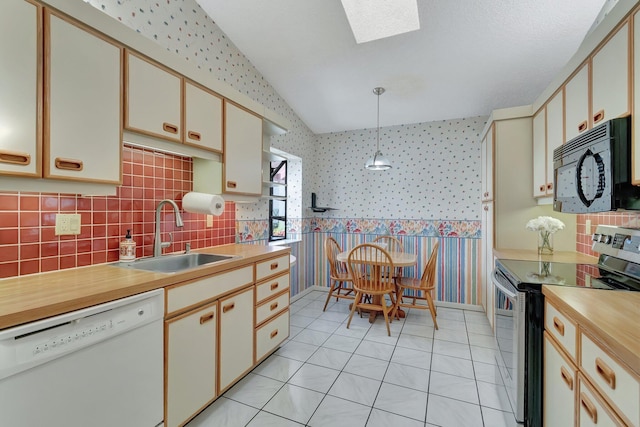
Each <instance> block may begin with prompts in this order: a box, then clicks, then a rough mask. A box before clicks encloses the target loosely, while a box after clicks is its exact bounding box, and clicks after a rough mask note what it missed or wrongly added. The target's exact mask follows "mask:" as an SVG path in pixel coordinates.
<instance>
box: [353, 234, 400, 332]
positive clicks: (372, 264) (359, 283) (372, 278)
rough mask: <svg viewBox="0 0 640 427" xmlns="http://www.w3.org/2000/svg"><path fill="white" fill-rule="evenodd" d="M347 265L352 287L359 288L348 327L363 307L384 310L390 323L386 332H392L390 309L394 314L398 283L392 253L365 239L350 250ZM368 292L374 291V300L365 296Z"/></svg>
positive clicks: (385, 316) (385, 318) (386, 321)
mask: <svg viewBox="0 0 640 427" xmlns="http://www.w3.org/2000/svg"><path fill="white" fill-rule="evenodd" d="M347 267H348V268H349V272H350V273H351V277H352V279H353V288H354V289H355V291H356V297H355V300H354V302H353V305H352V306H351V314H350V315H349V321H348V322H347V329H349V326H350V325H351V319H352V318H353V313H355V311H356V310H358V311H360V313H362V311H361V310H381V311H382V314H383V315H384V321H385V324H386V325H387V334H388V335H389V336H391V329H390V328H389V322H390V321H391V319H390V318H389V313H391V314H392V315H393V313H394V308H395V307H396V298H395V291H396V287H395V283H394V279H393V270H394V267H393V261H392V260H391V256H390V255H389V253H388V252H387V251H386V250H384V249H383V248H381V247H380V246H376V245H374V244H370V243H365V244H362V245H358V246H356V247H355V248H353V249H352V250H351V252H349V256H348V258H347ZM365 295H371V297H372V298H371V302H367V301H366V300H365V299H364V296H365ZM385 295H389V299H390V302H391V305H387V300H386V298H385ZM361 315H362V314H361Z"/></svg>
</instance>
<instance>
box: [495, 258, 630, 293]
mask: <svg viewBox="0 0 640 427" xmlns="http://www.w3.org/2000/svg"><path fill="white" fill-rule="evenodd" d="M603 258H604V259H603ZM621 261H622V260H619V259H615V258H612V257H606V256H601V257H600V264H574V263H559V262H546V261H522V260H502V259H501V260H497V261H496V268H498V269H499V270H500V271H501V272H502V273H503V274H504V275H505V276H507V278H508V279H509V281H510V282H511V283H513V284H514V285H515V286H516V287H517V288H518V289H520V290H524V289H531V288H534V289H535V288H540V287H541V286H542V285H558V286H580V287H586V288H595V289H622V290H635V291H640V280H637V279H634V278H632V277H629V276H626V275H624V274H621V273H620V271H624V268H627V270H630V269H632V268H636V267H637V264H633V263H625V265H624V266H623V265H614V266H609V265H607V262H609V264H620V262H621ZM619 268H622V269H621V270H619ZM629 273H634V272H632V271H629ZM635 273H639V272H635Z"/></svg>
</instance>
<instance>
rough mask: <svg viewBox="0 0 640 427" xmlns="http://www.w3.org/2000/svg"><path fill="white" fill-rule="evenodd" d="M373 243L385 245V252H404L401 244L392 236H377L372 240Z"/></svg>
mask: <svg viewBox="0 0 640 427" xmlns="http://www.w3.org/2000/svg"><path fill="white" fill-rule="evenodd" d="M373 243H377V244H381V245H386V246H385V247H384V249H386V250H387V252H404V247H403V246H402V242H401V241H400V239H398V238H397V237H393V236H378V237H376V238H375V239H373Z"/></svg>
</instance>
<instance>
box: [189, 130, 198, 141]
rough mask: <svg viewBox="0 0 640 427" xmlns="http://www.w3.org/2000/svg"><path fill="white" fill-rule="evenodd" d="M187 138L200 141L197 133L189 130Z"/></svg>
mask: <svg viewBox="0 0 640 427" xmlns="http://www.w3.org/2000/svg"><path fill="white" fill-rule="evenodd" d="M187 136H188V137H189V138H190V139H193V140H194V141H200V134H199V133H198V132H194V131H192V130H190V131H189V132H187Z"/></svg>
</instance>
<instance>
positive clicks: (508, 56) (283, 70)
mask: <svg viewBox="0 0 640 427" xmlns="http://www.w3.org/2000/svg"><path fill="white" fill-rule="evenodd" d="M196 1H197V2H198V3H199V4H200V5H201V6H202V8H203V9H204V10H205V11H206V12H207V13H208V14H209V16H210V17H211V18H212V19H213V20H214V21H215V23H216V24H217V25H218V26H220V28H221V29H222V31H224V32H225V34H226V35H227V36H228V37H229V38H230V39H231V41H232V42H233V43H234V44H235V45H236V46H237V47H238V49H240V50H241V51H242V53H244V54H245V55H246V56H247V58H248V59H249V60H250V61H251V62H252V63H253V65H254V66H255V67H256V68H257V69H258V71H260V73H262V75H263V76H264V77H265V78H266V79H267V80H268V81H269V83H270V84H271V85H272V86H273V87H274V88H275V90H276V91H277V92H278V93H279V94H280V96H281V97H282V98H284V100H285V101H286V102H287V103H288V104H289V105H290V106H291V108H293V110H294V111H295V112H296V113H297V114H298V116H299V117H300V118H301V119H302V120H303V121H304V122H305V123H306V124H307V126H309V128H310V129H311V130H312V131H313V132H315V133H326V132H338V131H343V130H353V129H364V128H374V127H376V96H375V95H374V94H373V93H372V89H373V88H374V87H376V86H382V87H384V88H386V90H387V91H386V93H385V94H384V95H382V96H381V98H380V125H381V126H391V125H398V124H408V123H418V122H430V121H437V120H445V119H454V118H463V117H473V116H480V115H488V114H489V113H490V112H491V110H493V109H496V108H504V107H512V106H518V105H526V104H530V103H532V102H533V101H534V100H535V99H536V97H537V96H538V95H539V94H540V93H541V92H542V91H543V90H544V88H546V86H547V85H548V84H549V83H550V82H551V80H552V79H553V77H554V76H555V74H556V73H557V72H558V71H559V70H560V69H561V68H562V67H563V66H564V65H565V64H566V62H567V61H568V60H569V59H570V58H571V56H572V55H573V54H574V53H575V52H576V50H577V49H578V47H579V45H580V43H581V42H582V40H583V38H584V36H585V34H587V31H588V30H589V28H590V27H591V25H592V23H593V22H594V20H595V19H596V17H597V16H598V13H599V12H600V10H601V9H602V6H603V4H604V3H605V0H482V1H480V0H418V7H419V14H420V23H421V29H420V30H419V31H413V32H410V33H407V34H402V35H399V36H395V37H390V38H386V39H381V40H376V41H372V42H367V43H362V44H356V42H355V39H354V37H353V34H352V33H351V29H350V27H349V24H348V22H347V19H346V16H345V12H344V10H343V9H342V5H341V2H340V0H268V1H265V0H233V1H229V0H196ZM609 1H610V0H609Z"/></svg>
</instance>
